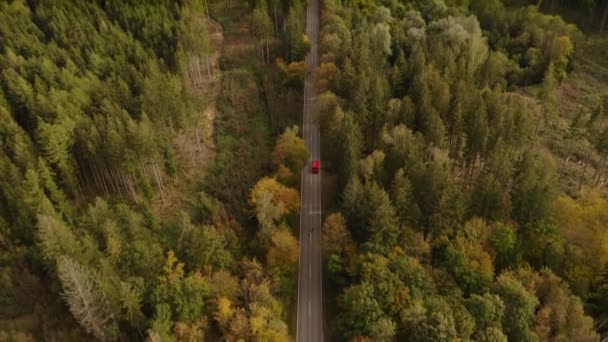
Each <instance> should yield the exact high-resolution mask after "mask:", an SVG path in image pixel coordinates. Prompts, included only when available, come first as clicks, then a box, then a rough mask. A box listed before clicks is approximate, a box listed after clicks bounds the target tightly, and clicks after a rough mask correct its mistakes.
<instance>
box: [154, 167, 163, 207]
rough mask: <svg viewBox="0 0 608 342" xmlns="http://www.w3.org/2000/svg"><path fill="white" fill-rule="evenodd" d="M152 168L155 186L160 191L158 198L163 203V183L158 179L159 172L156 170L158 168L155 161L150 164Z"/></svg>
mask: <svg viewBox="0 0 608 342" xmlns="http://www.w3.org/2000/svg"><path fill="white" fill-rule="evenodd" d="M152 170H153V171H154V176H155V177H154V178H155V179H156V186H158V192H160V199H161V200H162V202H163V203H165V195H164V194H163V184H162V182H161V180H160V173H159V172H158V168H157V167H156V162H154V163H153V164H152Z"/></svg>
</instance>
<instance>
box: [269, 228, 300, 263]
mask: <svg viewBox="0 0 608 342" xmlns="http://www.w3.org/2000/svg"><path fill="white" fill-rule="evenodd" d="M271 243H272V244H271V246H270V248H269V249H268V253H267V255H266V260H267V262H268V265H269V266H270V267H278V268H280V269H281V270H284V271H294V270H295V269H296V268H297V265H298V257H299V254H300V247H299V245H298V241H297V240H296V238H295V237H294V236H293V234H291V232H290V231H289V230H287V229H280V230H277V231H275V232H274V233H273V234H272V237H271Z"/></svg>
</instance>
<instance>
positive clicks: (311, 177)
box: [296, 0, 324, 342]
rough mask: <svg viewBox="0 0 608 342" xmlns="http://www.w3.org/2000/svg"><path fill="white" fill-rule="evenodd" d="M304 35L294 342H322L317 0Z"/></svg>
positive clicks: (311, 3) (310, 1)
mask: <svg viewBox="0 0 608 342" xmlns="http://www.w3.org/2000/svg"><path fill="white" fill-rule="evenodd" d="M306 35H307V36H308V38H309V39H310V42H311V49H310V52H309V53H308V55H307V56H306V78H305V82H304V115H303V124H302V127H303V130H302V135H303V137H304V142H305V143H306V146H308V149H309V151H310V154H311V158H310V160H309V161H308V163H307V165H306V166H305V167H304V169H303V170H302V189H301V196H302V197H301V201H302V206H301V213H300V270H299V274H298V316H297V317H298V325H297V330H296V342H322V341H323V337H324V336H323V287H322V270H323V267H322V262H321V173H318V174H313V173H312V170H311V162H312V160H315V159H318V160H320V159H321V148H320V134H319V126H318V125H317V124H316V123H315V122H314V120H313V115H314V112H315V102H316V90H315V84H314V70H315V68H316V67H317V65H318V64H319V53H318V50H317V40H318V36H319V0H308V10H307V14H306ZM322 168H323V164H322V163H321V169H322Z"/></svg>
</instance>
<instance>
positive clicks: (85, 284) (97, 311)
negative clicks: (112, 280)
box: [58, 256, 111, 341]
mask: <svg viewBox="0 0 608 342" xmlns="http://www.w3.org/2000/svg"><path fill="white" fill-rule="evenodd" d="M58 274H59V279H60V280H61V284H62V286H63V294H62V296H63V298H64V300H65V301H66V303H68V306H69V307H70V312H71V313H72V315H73V316H74V318H76V320H77V321H78V323H80V325H81V326H82V327H83V328H84V329H85V330H86V331H87V332H88V333H90V334H92V335H93V336H95V337H96V338H97V339H99V340H101V341H107V340H110V339H111V334H110V333H109V332H110V315H108V314H107V313H106V312H105V310H104V307H103V304H102V303H101V301H100V300H99V298H97V296H96V294H95V290H94V287H95V284H94V281H93V278H92V276H91V274H90V273H89V272H88V271H87V270H86V269H85V268H84V267H82V266H81V265H80V264H79V263H78V262H77V261H74V260H73V259H71V258H69V257H66V256H61V257H60V258H59V261H58Z"/></svg>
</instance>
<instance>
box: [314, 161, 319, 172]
mask: <svg viewBox="0 0 608 342" xmlns="http://www.w3.org/2000/svg"><path fill="white" fill-rule="evenodd" d="M319 168H320V163H319V161H318V160H313V161H312V173H319Z"/></svg>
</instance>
